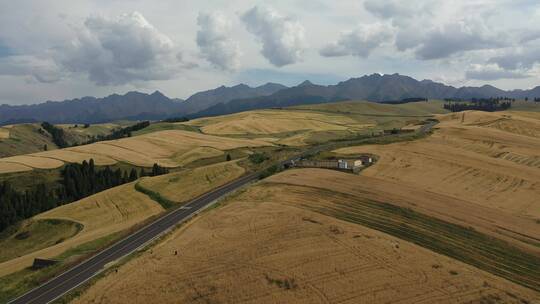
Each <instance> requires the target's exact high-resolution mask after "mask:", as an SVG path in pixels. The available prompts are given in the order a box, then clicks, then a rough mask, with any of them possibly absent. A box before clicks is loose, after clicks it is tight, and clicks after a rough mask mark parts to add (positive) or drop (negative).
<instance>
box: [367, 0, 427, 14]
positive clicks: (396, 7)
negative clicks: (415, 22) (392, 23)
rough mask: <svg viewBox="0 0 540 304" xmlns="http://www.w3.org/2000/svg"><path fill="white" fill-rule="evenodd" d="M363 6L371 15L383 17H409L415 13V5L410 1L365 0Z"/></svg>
mask: <svg viewBox="0 0 540 304" xmlns="http://www.w3.org/2000/svg"><path fill="white" fill-rule="evenodd" d="M364 8H365V9H366V10H367V11H368V12H370V13H372V14H373V15H375V16H377V17H380V18H383V19H391V18H399V17H404V18H410V17H412V16H414V15H415V13H416V12H418V11H415V5H414V2H412V1H406V2H405V1H399V0H366V1H365V2H364Z"/></svg>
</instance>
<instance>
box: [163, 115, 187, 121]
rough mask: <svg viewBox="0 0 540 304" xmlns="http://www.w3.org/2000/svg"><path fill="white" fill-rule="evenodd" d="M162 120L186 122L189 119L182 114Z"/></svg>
mask: <svg viewBox="0 0 540 304" xmlns="http://www.w3.org/2000/svg"><path fill="white" fill-rule="evenodd" d="M162 121H163V122H186V121H189V118H187V117H185V116H182V117H170V118H166V119H164V120H162Z"/></svg>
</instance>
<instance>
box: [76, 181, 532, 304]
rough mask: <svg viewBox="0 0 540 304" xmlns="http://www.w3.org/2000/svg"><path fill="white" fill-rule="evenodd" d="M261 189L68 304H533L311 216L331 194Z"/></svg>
mask: <svg viewBox="0 0 540 304" xmlns="http://www.w3.org/2000/svg"><path fill="white" fill-rule="evenodd" d="M282 174H287V173H282ZM340 174H343V173H340ZM280 175H281V174H280ZM343 175H345V176H348V175H347V174H343ZM278 176H279V175H278ZM290 178H291V180H295V179H298V177H297V176H291V177H290ZM326 181H327V179H325V178H324V177H321V179H320V182H321V183H325V182H326ZM267 186H268V184H267V183H265V182H263V183H259V184H258V185H255V186H253V187H250V188H248V189H246V190H245V191H242V192H241V193H239V194H238V195H235V196H233V197H231V198H230V199H228V200H227V203H222V204H221V206H222V207H220V208H216V209H213V210H211V211H209V212H208V213H206V214H204V215H203V216H201V217H200V218H198V219H195V220H194V221H192V222H191V223H189V224H188V225H186V226H184V227H183V228H181V229H180V230H178V231H176V232H174V233H172V234H171V235H170V236H168V237H166V238H165V239H164V240H163V241H161V242H160V243H159V245H158V246H154V247H153V248H152V250H151V251H146V252H144V253H141V254H139V255H138V256H137V257H135V258H133V259H130V260H129V261H128V262H127V263H126V264H124V265H122V266H120V267H119V268H118V274H116V273H115V272H111V273H110V274H109V275H107V276H105V277H104V278H101V279H100V280H99V281H97V282H95V283H94V284H93V285H92V286H91V287H90V288H89V289H88V290H87V291H86V292H78V293H77V294H78V295H79V297H78V298H77V299H75V300H74V303H94V302H102V303H103V302H107V303H126V302H141V303H146V302H163V303H167V302H186V303H321V302H322V303H358V302H362V303H392V302H395V301H396V299H399V300H400V303H407V304H409V303H447V302H452V303H516V304H517V303H532V302H534V301H535V300H537V299H538V294H537V293H535V292H534V291H532V290H530V289H527V288H524V287H521V286H519V285H517V284H514V283H511V282H509V281H506V280H503V279H501V278H498V277H496V276H494V275H491V274H488V273H486V272H484V271H480V270H478V269H476V268H475V267H472V266H470V265H466V264H464V263H460V262H458V261H456V260H454V259H451V258H448V257H445V256H444V255H439V254H436V253H434V252H432V251H430V250H426V249H424V248H421V247H420V246H417V245H415V244H412V243H410V242H407V241H402V240H400V239H399V238H396V237H393V236H391V235H388V234H386V233H382V232H379V231H376V230H373V229H369V228H367V227H365V226H363V225H358V224H357V223H351V222H347V221H341V220H339V219H336V218H335V217H333V216H326V215H324V214H322V213H319V212H317V211H312V209H311V208H310V206H314V205H317V203H319V202H329V201H330V202H331V204H334V203H338V202H339V199H340V198H341V197H337V198H336V197H335V196H334V193H331V194H328V193H321V192H315V193H313V192H305V193H300V194H298V193H295V192H292V191H290V190H291V189H290V188H289V187H288V186H287V185H284V186H278V187H273V188H272V187H270V188H267ZM308 190H309V189H308ZM330 192H331V191H330ZM296 194H297V195H296ZM291 195H292V196H291ZM334 199H336V200H334ZM396 214H400V212H396ZM390 215H394V212H393V211H391V212H390ZM431 220H432V219H431V218H429V219H428V221H431ZM175 250H178V255H175V254H174V251H175ZM171 282H183V283H182V284H174V283H171ZM156 290H159V292H156Z"/></svg>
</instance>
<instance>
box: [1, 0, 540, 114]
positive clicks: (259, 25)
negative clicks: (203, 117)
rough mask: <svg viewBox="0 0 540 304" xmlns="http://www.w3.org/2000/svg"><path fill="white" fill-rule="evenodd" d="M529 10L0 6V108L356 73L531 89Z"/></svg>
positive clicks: (536, 57) (512, 2)
mask: <svg viewBox="0 0 540 304" xmlns="http://www.w3.org/2000/svg"><path fill="white" fill-rule="evenodd" d="M539 63H540V1H538V0H453V1H447V0H445V1H439V0H430V1H428V0H407V1H398V0H274V1H251V0H227V1H221V0H207V1H182V0H174V1H173V0H160V1H145V0H129V1H128V0H77V1H72V0H57V1H52V0H51V1H47V0H34V1H32V0H17V1H9V0H0V104H32V103H39V102H44V101H46V100H64V99H71V98H77V97H82V96H98V97H101V96H106V95H109V94H112V93H120V94H122V93H125V92H127V91H133V90H137V91H141V92H153V91H155V90H159V91H161V92H162V93H164V94H165V95H167V96H169V97H174V98H187V97H189V96H190V95H191V94H193V93H195V92H197V91H201V90H207V89H212V88H215V87H219V86H221V85H226V86H231V85H236V84H239V83H245V84H248V85H250V86H257V85H262V84H264V83H266V82H277V83H282V84H285V85H288V86H292V85H296V84H298V83H300V82H302V81H304V80H306V79H309V80H311V81H312V82H314V83H317V84H335V83H337V82H339V81H343V80H346V79H348V78H351V77H360V76H363V75H365V74H373V73H380V74H393V73H399V74H402V75H408V76H411V77H414V78H416V79H418V80H422V79H431V80H434V81H439V82H443V83H445V84H449V85H454V86H478V85H483V84H491V85H494V86H497V87H499V88H502V89H527V88H532V87H534V86H537V85H540V81H539V80H540V64H539Z"/></svg>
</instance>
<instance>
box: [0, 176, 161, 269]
mask: <svg viewBox="0 0 540 304" xmlns="http://www.w3.org/2000/svg"><path fill="white" fill-rule="evenodd" d="M162 211H163V208H162V207H161V205H159V204H158V203H156V202H155V201H153V200H151V199H150V198H148V196H146V195H145V194H142V193H140V192H137V191H136V190H135V189H134V185H133V183H131V184H126V185H122V186H118V187H115V188H112V189H109V190H106V191H103V192H100V193H98V194H95V195H92V196H89V197H87V198H84V199H82V200H80V201H77V202H74V203H70V204H67V205H63V206H60V207H57V208H55V209H52V210H49V211H47V212H44V213H41V214H39V215H38V216H36V217H34V219H36V220H44V219H61V220H69V221H73V222H77V223H80V224H82V225H83V229H82V231H81V232H79V233H78V234H77V235H75V236H74V237H72V238H69V239H67V240H65V241H64V242H62V243H59V244H56V245H53V246H50V247H47V248H44V249H41V250H38V251H34V252H32V253H30V254H27V255H24V256H22V257H19V258H15V259H13V260H10V261H7V262H4V263H0V276H4V275H6V274H9V273H13V272H15V271H17V270H21V269H23V268H25V267H28V266H30V265H32V262H33V260H34V258H36V257H40V258H53V257H55V256H58V255H60V254H61V253H63V252H64V251H66V250H67V249H69V248H73V247H75V246H77V245H81V244H84V243H86V242H89V241H93V240H96V239H98V238H101V237H104V236H107V235H110V234H112V233H115V232H119V231H122V230H124V229H127V228H129V227H131V226H133V225H135V224H137V223H140V222H141V221H143V220H145V219H147V218H149V217H151V216H153V215H156V214H158V213H160V212H162Z"/></svg>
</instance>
